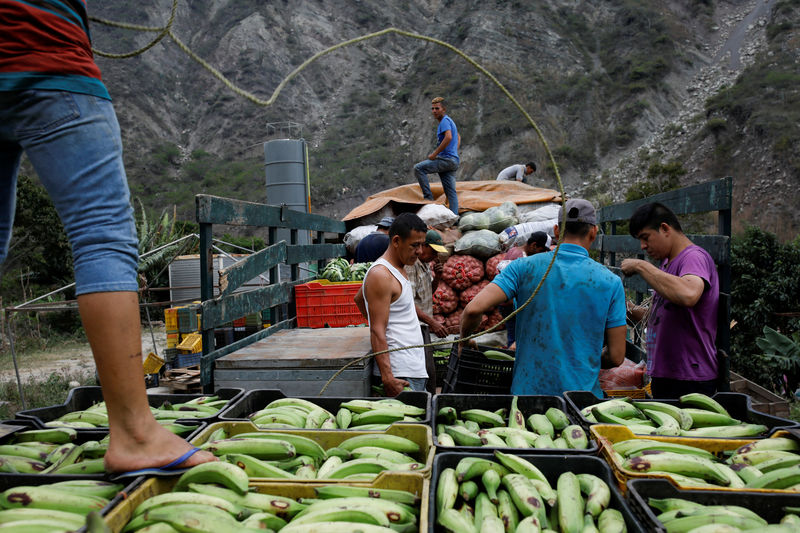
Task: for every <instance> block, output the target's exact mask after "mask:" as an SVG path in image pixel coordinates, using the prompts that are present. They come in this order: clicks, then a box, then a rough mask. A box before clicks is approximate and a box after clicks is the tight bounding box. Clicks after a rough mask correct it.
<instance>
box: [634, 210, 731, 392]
mask: <svg viewBox="0 0 800 533" xmlns="http://www.w3.org/2000/svg"><path fill="white" fill-rule="evenodd" d="M630 234H631V235H632V236H633V237H635V238H637V239H639V242H640V244H641V246H642V250H644V251H646V252H647V254H648V255H649V256H650V257H652V258H653V259H656V260H658V261H660V265H659V266H658V267H656V266H654V265H653V264H651V263H649V262H647V261H643V260H641V259H625V260H624V261H623V262H622V264H621V265H620V268H621V269H622V272H623V273H624V274H625V275H626V276H633V275H635V274H638V275H640V276H641V277H642V278H643V279H644V280H645V281H646V282H647V284H648V285H650V286H651V287H652V288H653V289H654V291H655V294H653V301H652V303H651V304H650V309H649V313H648V312H647V309H646V308H644V307H639V306H635V305H633V304H632V303H629V304H628V314H629V316H630V317H631V319H632V320H634V321H637V322H638V321H640V320H642V319H643V317H644V315H645V314H648V319H647V356H648V373H649V374H650V375H651V376H652V382H651V387H652V389H653V396H654V397H655V398H678V397H680V396H682V395H684V394H688V393H690V392H702V393H703V394H708V395H712V394H714V392H716V381H717V373H718V369H717V348H716V344H715V339H716V335H717V312H718V308H719V279H718V277H717V269H716V266H715V265H714V260H713V259H712V257H711V256H710V255H709V254H708V252H706V251H705V250H703V249H702V248H700V247H699V246H697V245H695V244H694V243H692V241H691V240H689V238H688V237H687V236H686V235H685V234H684V233H683V230H682V229H681V224H680V222H678V218H677V217H676V216H675V213H673V212H672V211H671V210H670V209H669V208H668V207H666V206H665V205H663V204H660V203H649V204H645V205H643V206H641V207H640V208H639V209H637V210H636V212H634V213H633V216H632V217H631V220H630Z"/></svg>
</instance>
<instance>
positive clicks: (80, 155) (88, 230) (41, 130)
mask: <svg viewBox="0 0 800 533" xmlns="http://www.w3.org/2000/svg"><path fill="white" fill-rule="evenodd" d="M23 151H24V152H25V153H26V154H27V155H28V159H30V161H31V163H32V164H33V167H34V168H35V169H36V173H37V174H38V176H39V180H40V181H41V182H42V184H43V185H44V187H45V188H46V189H47V192H48V194H49V195H50V198H51V199H52V201H53V204H54V205H55V208H56V211H58V216H59V217H60V218H61V222H62V223H63V224H64V228H65V229H66V232H67V237H68V238H69V241H70V244H71V245H72V256H73V264H74V268H75V284H76V294H79V295H80V294H86V293H93V292H117V291H136V290H138V285H137V282H136V267H137V263H138V243H139V241H138V239H137V237H136V226H135V224H134V220H133V209H132V208H131V204H130V193H129V192H128V182H127V179H126V177H125V169H124V167H123V164H122V140H121V138H120V132H119V124H118V123H117V117H116V115H115V114H114V108H113V107H112V106H111V102H110V101H108V100H105V99H103V98H98V97H96V96H89V95H85V94H76V93H69V92H64V91H42V90H31V91H21V92H0V263H2V262H3V261H4V260H5V258H6V254H7V253H8V246H9V243H10V241H11V228H12V224H13V221H14V209H15V206H16V198H15V197H16V189H17V172H18V170H19V163H20V158H21V156H22V152H23ZM48 229H49V228H41V230H42V231H47V230H48Z"/></svg>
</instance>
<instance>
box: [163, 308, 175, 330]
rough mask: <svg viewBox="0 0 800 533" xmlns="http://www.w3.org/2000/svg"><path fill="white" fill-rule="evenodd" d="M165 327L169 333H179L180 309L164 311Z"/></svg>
mask: <svg viewBox="0 0 800 533" xmlns="http://www.w3.org/2000/svg"><path fill="white" fill-rule="evenodd" d="M164 326H165V329H166V330H167V333H178V308H177V307H169V308H167V309H164Z"/></svg>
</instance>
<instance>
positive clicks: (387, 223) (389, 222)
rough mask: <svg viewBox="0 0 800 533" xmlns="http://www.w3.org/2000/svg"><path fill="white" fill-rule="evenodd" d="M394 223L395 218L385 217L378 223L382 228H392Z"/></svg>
mask: <svg viewBox="0 0 800 533" xmlns="http://www.w3.org/2000/svg"><path fill="white" fill-rule="evenodd" d="M393 223H394V217H383V218H382V219H381V221H380V222H378V226H380V227H381V228H390V227H392V224H393Z"/></svg>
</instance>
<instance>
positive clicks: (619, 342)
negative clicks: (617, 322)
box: [600, 326, 627, 368]
mask: <svg viewBox="0 0 800 533" xmlns="http://www.w3.org/2000/svg"><path fill="white" fill-rule="evenodd" d="M626 330H627V328H626V327H625V326H618V327H616V328H608V329H607V330H606V338H608V346H606V348H604V349H603V354H602V355H601V357H600V367H601V368H614V367H615V366H619V365H621V364H622V361H624V360H625V332H626Z"/></svg>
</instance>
